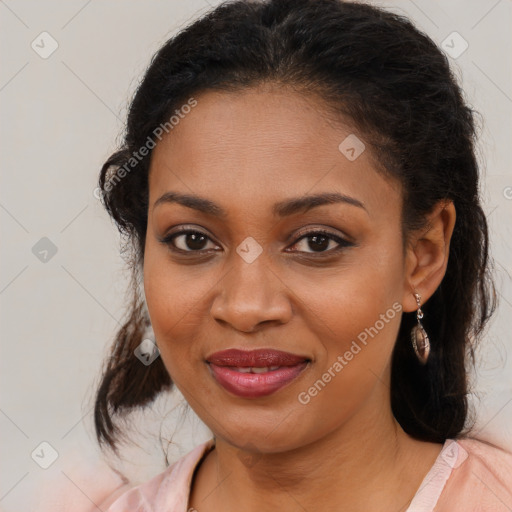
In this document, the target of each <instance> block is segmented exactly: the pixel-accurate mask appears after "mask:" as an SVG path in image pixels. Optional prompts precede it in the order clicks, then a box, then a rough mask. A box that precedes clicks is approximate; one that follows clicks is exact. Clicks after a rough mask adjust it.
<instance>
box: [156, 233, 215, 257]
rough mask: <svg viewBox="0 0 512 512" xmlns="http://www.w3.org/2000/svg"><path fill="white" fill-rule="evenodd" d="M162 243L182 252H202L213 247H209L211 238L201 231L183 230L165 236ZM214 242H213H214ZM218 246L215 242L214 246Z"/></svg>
mask: <svg viewBox="0 0 512 512" xmlns="http://www.w3.org/2000/svg"><path fill="white" fill-rule="evenodd" d="M161 241H162V243H164V244H166V245H168V246H169V247H170V248H171V249H172V250H178V251H182V252H200V251H205V250H208V249H212V247H207V245H208V241H210V242H211V240H210V238H209V237H208V236H207V235H206V234H204V233H202V232H201V231H195V230H183V231H178V232H177V233H173V234H171V235H168V236H166V237H165V238H163V239H162V240H161ZM212 244H213V242H212ZM215 247H217V246H216V245H215V244H213V248H215Z"/></svg>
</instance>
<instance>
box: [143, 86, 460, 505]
mask: <svg viewBox="0 0 512 512" xmlns="http://www.w3.org/2000/svg"><path fill="white" fill-rule="evenodd" d="M196 99H197V101H198V104H197V106H196V107H195V108H194V109H193V110H192V112H191V113H189V114H188V115H187V116H186V117H185V118H184V119H182V120H181V121H180V123H179V125H177V126H176V127H175V128H174V129H173V130H172V131H171V132H170V134H169V135H168V136H167V137H166V138H165V139H163V140H162V141H161V142H160V143H158V145H157V147H156V148H155V149H154V151H153V154H152V160H151V168H150V176H149V209H148V225H147V237H146V245H145V259H144V288H145V294H146V300H147V305H148V311H149V314H150V318H151V323H152V326H153V329H154V332H155V338H156V340H157V344H158V346H159V349H160V352H161V357H162V359H163V362H164V364H165V366H166V368H167V370H168V371H169V373H170V375H171V378H172V380H173V381H174V383H175V384H176V385H177V387H178V388H179V389H180V391H181V392H182V393H183V395H184V396H185V398H186V399H187V401H188V403H189V404H190V405H191V407H192V408H193V409H194V411H195V412H196V413H197V414H198V415H199V417H200V418H201V419H202V420H203V421H204V422H205V423H206V425H207V426H208V427H209V428H210V429H211V430H212V432H213V433H214V435H215V437H216V447H215V449H214V450H213V451H211V452H210V453H209V454H208V455H207V456H206V458H205V459H204V460H203V461H202V463H201V464H200V465H199V467H198V470H197V472H196V475H195V478H194V481H193V485H192V492H191V497H190V502H189V506H190V507H194V508H195V509H196V510H198V511H199V512H208V511H220V510H222V511H224V512H230V511H235V510H237V511H238V510H240V508H241V507H240V504H243V507H242V508H243V510H245V511H248V512H252V511H261V510H284V511H292V510H293V511H294V510H304V509H305V510H309V511H312V510H322V511H331V510H332V511H334V510H340V507H343V510H350V511H368V510H372V511H389V510H393V511H395V510H396V511H400V510H405V509H406V508H407V505H408V503H409V502H410V500H411V499H412V497H413V496H414V494H415V492H416V491H417V489H418V488H419V486H420V483H421V481H422V480H423V478H424V476H425V475H426V473H427V472H428V470H429V469H430V467H431V466H432V464H433V463H434V461H435V459H436V457H437V455H438V454H439V451H440V449H441V445H440V444H435V443H427V442H422V441H417V440H414V439H412V438H411V437H409V436H408V435H407V434H405V432H404V431H403V430H402V429H401V427H400V425H399V424H398V423H397V422H396V420H395V419H394V417H393V415H392V412H391V405H390V396H389V383H390V358H391V353H392V350H393V346H394V343H395V341H396V337H397V332H398V329H399V325H400V318H401V312H399V313H398V314H396V315H395V316H394V318H392V319H389V318H388V322H386V323H385V326H384V327H383V328H382V329H380V330H379V331H378V334H377V335H374V336H373V337H369V338H368V343H367V344H366V345H365V346H362V349H361V350H360V352H358V353H357V355H355V356H354V357H353V359H352V360H350V361H348V362H347V364H346V365H344V367H343V369H342V371H339V372H338V373H336V376H335V377H334V378H332V379H331V381H330V382H329V383H328V384H327V385H326V386H325V387H324V388H323V389H322V390H321V391H320V392H318V393H317V395H316V396H314V397H312V398H311V400H310V401H309V402H308V403H307V404H303V403H301V402H300V401H299V400H298V395H299V393H301V392H304V391H307V390H308V389H309V388H310V387H311V386H313V384H314V383H315V382H316V381H318V379H320V378H321V377H322V375H323V374H324V373H325V372H326V371H328V369H329V368H332V366H333V363H334V362H335V361H336V360H337V357H338V356H340V355H341V356H343V354H345V352H346V351H347V350H349V349H350V347H351V344H352V342H353V341H354V340H357V336H358V334H360V333H361V332H363V331H364V330H365V328H368V327H370V326H374V325H375V324H376V321H377V320H379V318H382V317H381V316H380V315H382V314H386V312H387V311H388V310H389V309H390V308H392V305H393V304H399V305H401V306H402V308H403V311H406V312H411V311H415V310H416V301H415V299H414V296H413V291H414V290H416V291H417V292H418V293H420V294H421V297H422V304H423V303H424V302H425V301H426V300H428V298H429V297H430V296H431V295H432V294H433V293H434V291H435V290H436V288H437V287H438V286H439V284H440V282H441V280H442V278H443V276H444V273H445V270H446V265H447V260H448V251H449V242H450V237H451V234H452V231H453V226H454V223H455V210H454V207H453V204H451V203H449V202H447V203H442V204H441V203H440V204H438V205H436V207H435V208H434V209H433V210H432V212H431V214H430V215H429V218H428V219H427V220H428V226H427V227H426V228H425V229H422V230H418V231H417V232H414V233H411V234H410V237H409V240H408V243H407V246H406V249H405V250H404V245H403V240H402V235H401V233H402V232H401V208H402V191H401V188H400V186H399V184H398V182H397V181H395V180H394V179H390V178H389V177H385V176H384V175H383V174H382V173H380V172H379V171H378V170H377V168H376V164H375V159H374V155H372V153H371V150H370V148H369V146H367V148H366V150H365V151H364V152H363V153H362V154H361V155H360V156H359V157H358V158H357V159H356V160H355V161H349V160H348V159H347V158H346V157H345V156H344V155H343V154H342V153H341V152H340V151H339V150H338V146H339V144H340V143H341V142H342V141H343V140H344V139H345V137H346V136H347V135H349V134H351V133H356V134H357V132H356V130H355V129H354V128H353V127H350V124H349V123H345V124H343V123H341V122H339V123H334V122H332V118H331V117H330V116H328V115H326V114H325V112H324V111H323V109H322V104H321V103H320V101H319V100H318V99H315V98H313V97H306V96H304V95H301V94H299V93H297V92H293V91H290V90H286V89H284V88H282V87H281V88H279V87H277V86H268V85H267V86H265V87H261V86H260V87H258V88H253V89H248V90H245V91H242V92H236V93H233V92H229V93H228V92H213V91H208V92H205V93H203V94H201V95H199V96H196ZM358 136H359V138H360V139H361V140H364V139H363V136H362V135H358ZM169 191H174V192H180V193H184V194H194V195H199V196H201V197H204V198H207V199H209V200H210V201H213V202H215V203H216V204H217V205H219V206H220V207H222V208H223V209H224V210H226V214H227V215H226V217H225V218H218V217H215V216H213V215H210V214H206V213H202V212H199V211H197V210H195V209H192V208H189V207H186V206H183V205H180V204H177V203H160V204H159V205H157V206H155V202H156V201H157V200H158V198H160V197H161V196H162V195H163V194H165V193H166V192H169ZM321 192H339V193H340V194H344V195H346V196H350V197H352V198H355V199H357V200H358V201H360V202H361V203H362V204H363V206H364V207H358V206H354V205H352V204H347V203H335V204H328V205H322V206H319V207H316V208H312V209H311V210H309V211H308V212H299V213H296V214H294V215H291V216H289V217H283V218H279V217H276V216H274V215H273V213H272V207H273V205H274V204H275V203H277V202H280V201H284V200H287V199H290V198H295V197H303V196H305V195H312V194H316V193H321ZM186 228H193V229H196V230H199V231H201V232H203V233H204V234H206V236H207V237H208V238H207V239H206V241H205V242H204V243H203V246H202V251H203V255H202V256H200V255H199V256H198V255H197V251H198V249H197V247H199V250H201V246H198V245H193V243H191V242H190V238H189V239H188V245H187V237H186V236H184V235H181V236H178V237H177V238H175V239H174V244H175V246H177V247H178V248H181V249H182V250H183V251H189V252H187V253H185V254H177V253H174V252H172V250H171V247H172V244H171V243H170V242H169V244H168V245H166V244H164V243H162V242H161V241H160V240H161V239H162V238H163V237H164V235H166V234H168V233H170V232H172V233H176V232H178V231H180V230H182V229H186ZM319 228H323V229H326V230H327V231H329V232H330V233H332V234H333V235H334V236H339V237H341V238H345V239H346V240H349V241H351V242H352V243H353V245H351V246H345V247H341V250H340V251H335V250H334V249H336V248H337V247H340V246H339V244H338V243H337V242H336V241H335V240H331V241H329V242H328V245H327V242H326V245H325V248H324V249H318V246H315V245H314V244H313V245H312V244H311V238H307V237H304V234H306V233H315V230H318V229H319ZM247 237H252V238H253V239H254V240H256V241H257V243H258V244H259V245H260V246H261V248H262V250H263V252H262V253H261V254H260V255H259V256H258V257H257V258H256V259H255V260H254V261H253V262H252V263H247V262H246V261H244V259H242V258H241V257H240V256H239V254H238V253H237V252H236V248H237V247H238V246H239V245H240V244H241V243H242V242H243V241H244V240H245V239H246V238H247ZM315 247H316V252H315ZM194 250H195V251H196V252H195V253H194V252H193V251H194ZM329 251H330V252H329ZM205 253H207V254H205ZM389 316H390V315H389ZM360 345H361V344H360ZM268 347H271V348H275V349H279V350H283V351H287V352H292V353H294V354H300V355H306V356H307V357H308V358H309V359H311V363H310V364H309V365H308V367H307V369H306V370H305V371H304V372H303V373H302V374H301V375H300V376H299V377H298V378H297V379H295V380H294V381H293V382H291V383H290V384H288V385H287V386H286V387H285V388H282V389H281V390H279V391H278V392H276V393H274V394H273V395H270V396H267V397H263V398H258V399H244V398H239V397H236V396H234V395H231V394H230V393H228V392H227V391H226V390H224V388H222V387H221V386H220V385H218V384H217V382H216V381H215V380H214V378H213V377H212V376H211V374H210V371H209V368H208V365H207V364H206V363H205V358H206V357H207V356H208V355H210V354H212V353H213V352H216V351H219V350H224V349H227V348H240V349H244V348H245V349H257V348H268ZM331 371H332V370H331Z"/></svg>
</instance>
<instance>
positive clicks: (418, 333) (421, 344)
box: [411, 293, 430, 364]
mask: <svg viewBox="0 0 512 512" xmlns="http://www.w3.org/2000/svg"><path fill="white" fill-rule="evenodd" d="M414 298H415V299H416V304H418V310H417V311H416V319H417V320H418V324H417V325H415V326H414V327H413V328H412V330H411V341H412V346H413V348H414V352H416V356H417V357H418V360H419V361H420V363H421V364H426V362H427V359H428V355H429V354H430V340H429V339H428V334H427V331H425V328H424V327H423V325H422V324H421V319H422V318H423V311H422V310H421V295H420V294H419V293H415V294H414Z"/></svg>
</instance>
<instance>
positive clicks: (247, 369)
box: [235, 366, 280, 373]
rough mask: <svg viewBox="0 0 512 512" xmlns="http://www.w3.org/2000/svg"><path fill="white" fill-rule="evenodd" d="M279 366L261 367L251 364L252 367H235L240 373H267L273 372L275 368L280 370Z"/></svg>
mask: <svg viewBox="0 0 512 512" xmlns="http://www.w3.org/2000/svg"><path fill="white" fill-rule="evenodd" d="M279 368H280V367H279V366H269V367H263V368H259V367H257V366H251V367H240V366H239V367H235V369H236V371H238V372H240V373H267V372H272V371H274V370H278V369H279Z"/></svg>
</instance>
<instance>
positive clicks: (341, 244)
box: [159, 224, 356, 257]
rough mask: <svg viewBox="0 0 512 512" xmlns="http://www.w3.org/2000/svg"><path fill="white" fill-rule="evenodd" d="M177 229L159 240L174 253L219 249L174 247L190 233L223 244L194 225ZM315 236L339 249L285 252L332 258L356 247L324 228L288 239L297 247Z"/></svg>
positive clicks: (200, 253)
mask: <svg viewBox="0 0 512 512" xmlns="http://www.w3.org/2000/svg"><path fill="white" fill-rule="evenodd" d="M175 228H176V230H175V231H173V230H171V231H170V232H168V233H166V234H165V235H164V236H162V237H160V238H159V241H160V242H161V243H162V244H164V245H166V246H167V247H168V248H169V250H171V251H172V252H174V253H178V254H195V255H197V256H200V255H205V254H206V253H211V252H212V251H217V249H200V250H197V251H194V250H190V251H186V250H183V249H179V248H178V247H176V246H174V245H173V241H174V239H175V238H177V237H179V236H183V235H187V234H190V233H197V234H200V235H203V236H205V237H206V238H207V239H208V240H209V241H211V242H213V243H214V244H216V245H217V246H221V244H218V243H217V242H216V241H215V240H214V239H213V238H212V237H211V236H210V235H209V234H208V233H207V232H206V231H205V230H203V228H197V227H195V226H194V225H186V224H185V225H179V226H175ZM314 235H324V236H326V237H327V238H329V239H331V240H333V241H334V242H336V243H337V244H338V247H335V248H333V249H329V250H327V251H320V252H314V251H313V252H307V251H289V250H287V249H289V247H290V244H289V245H288V246H287V248H286V249H285V251H286V252H297V253H298V254H301V255H304V254H307V255H311V256H313V257H322V256H330V255H333V254H336V253H338V252H339V251H341V250H343V249H345V248H348V247H352V246H354V245H356V244H355V242H353V241H351V240H350V237H347V236H346V235H341V234H338V233H333V232H332V231H330V230H329V229H327V228H324V227H316V228H315V227H308V228H304V229H302V230H299V232H298V233H294V234H293V235H291V236H290V237H288V240H290V239H291V240H292V241H293V243H291V246H292V247H293V246H294V245H297V244H298V243H299V242H300V241H301V240H303V239H304V238H308V237H311V236H314Z"/></svg>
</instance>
